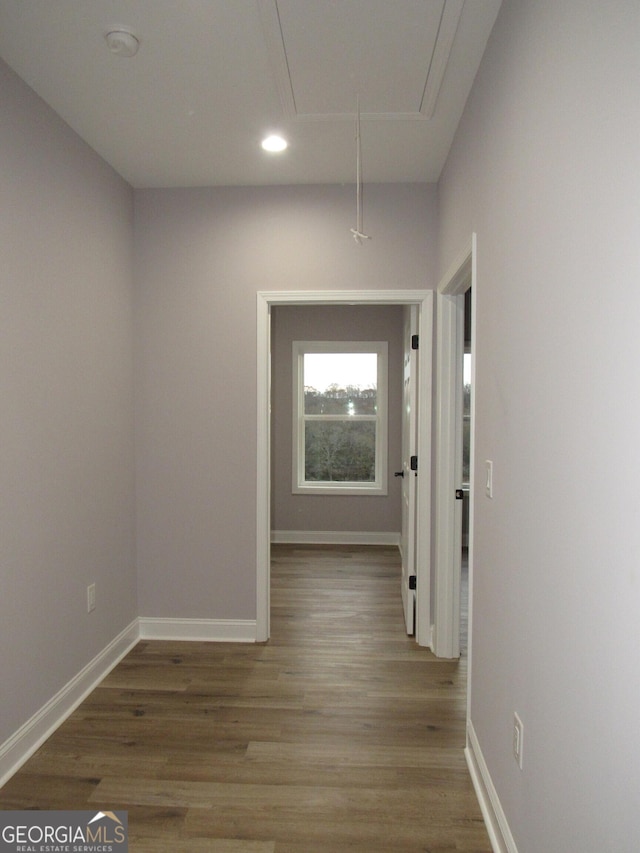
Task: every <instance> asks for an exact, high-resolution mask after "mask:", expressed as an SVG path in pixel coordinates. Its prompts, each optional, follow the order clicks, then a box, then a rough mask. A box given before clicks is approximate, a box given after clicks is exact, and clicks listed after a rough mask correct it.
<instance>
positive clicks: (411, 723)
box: [0, 545, 491, 853]
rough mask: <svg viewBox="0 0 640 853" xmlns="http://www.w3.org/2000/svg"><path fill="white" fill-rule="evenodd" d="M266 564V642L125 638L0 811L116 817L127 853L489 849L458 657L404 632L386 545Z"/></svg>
mask: <svg viewBox="0 0 640 853" xmlns="http://www.w3.org/2000/svg"><path fill="white" fill-rule="evenodd" d="M272 562H273V568H272V639H271V640H270V641H269V643H267V644H265V645H241V644H229V645H226V644H225V645H223V644H211V643H178V642H149V641H142V642H140V643H139V644H138V645H137V647H136V648H135V649H134V650H133V651H132V652H131V653H130V654H129V655H128V656H127V657H126V658H125V659H124V660H123V661H122V662H121V663H120V665H119V666H118V667H117V668H116V669H115V670H114V671H113V672H112V673H111V674H110V675H109V676H108V677H107V678H106V680H105V681H104V682H103V684H102V685H101V686H100V687H99V688H98V689H96V690H95V691H94V693H93V694H92V695H91V696H90V697H89V698H88V699H87V700H86V701H85V702H84V703H83V704H82V705H81V707H80V708H79V709H78V710H77V711H76V712H75V713H74V714H73V715H72V716H71V717H70V718H69V719H68V720H67V721H66V723H64V724H63V725H62V726H61V728H60V729H59V730H58V731H57V732H56V733H55V734H54V735H53V736H52V737H51V738H50V739H49V741H47V743H46V744H45V745H44V746H43V747H42V748H41V749H40V750H39V751H38V752H37V753H36V754H35V755H34V756H33V757H32V758H31V759H30V761H29V762H28V763H27V764H26V765H25V766H24V767H23V769H22V770H21V771H20V772H19V773H18V774H17V775H16V776H14V777H13V779H11V780H10V781H9V782H8V783H7V785H6V786H5V787H4V789H3V790H2V791H0V808H3V809H33V808H37V809H95V808H100V809H102V810H104V809H112V810H120V809H125V810H128V812H129V835H130V850H131V851H140V853H165V851H166V853H168V851H183V850H184V851H187V850H188V851H190V853H191V851H196V853H204V851H206V853H320V851H322V853H347V851H349V853H376V851H394V853H403V852H404V851H406V853H425V851H429V853H444V851H452V850H457V851H466V853H472V851H473V853H489V851H490V850H491V847H490V844H489V841H488V838H487V834H486V831H485V828H484V824H483V822H482V818H481V815H480V810H479V807H478V804H477V801H476V797H475V794H474V792H473V789H472V785H471V781H470V779H469V775H468V772H467V768H466V764H465V760H464V756H463V751H462V750H463V747H464V729H465V687H464V683H465V672H464V669H465V666H466V662H465V658H463V659H462V662H461V663H460V664H458V663H457V662H448V661H439V660H437V659H436V658H434V657H433V655H432V654H431V653H430V652H429V651H425V650H423V649H419V648H418V647H416V645H415V643H414V641H413V640H412V639H411V638H407V637H406V635H405V634H404V625H403V617H402V610H401V603H400V566H399V559H398V552H397V550H396V549H394V548H386V547H369V548H366V547H365V548H362V547H359V548H349V547H334V546H324V547H301V546H292V545H276V546H274V547H273V552H272Z"/></svg>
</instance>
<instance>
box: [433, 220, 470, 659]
mask: <svg viewBox="0 0 640 853" xmlns="http://www.w3.org/2000/svg"><path fill="white" fill-rule="evenodd" d="M475 245H476V240H475V234H474V235H472V237H471V241H470V243H469V245H468V246H467V247H466V248H465V250H464V251H463V253H462V254H461V255H460V257H459V258H458V260H457V261H456V262H455V263H454V264H452V265H451V267H450V268H449V270H448V271H447V273H446V274H445V275H444V276H443V278H442V280H441V282H440V284H439V286H438V294H437V322H436V335H437V364H438V367H437V398H436V407H437V412H438V417H437V422H436V506H435V602H434V637H433V639H434V643H433V651H434V653H435V654H436V655H437V656H438V657H445V658H457V657H459V655H460V559H461V551H462V501H459V500H456V499H455V490H456V489H458V488H460V487H461V485H462V417H463V413H462V408H463V392H462V372H463V363H462V362H463V355H464V294H465V293H466V291H467V290H468V289H469V287H473V288H474V289H475V288H476V282H475ZM474 327H475V316H473V317H472V329H473V328H474ZM473 337H474V335H473V332H472V338H473ZM474 370H475V358H474V353H473V352H472V372H473V371H474ZM472 385H473V378H472ZM474 387H475V386H474ZM473 433H474V412H473V398H472V411H471V463H470V481H471V482H470V490H469V579H470V580H469V584H470V586H469V626H470V627H471V618H472V617H471V584H472V565H473V458H474V436H473Z"/></svg>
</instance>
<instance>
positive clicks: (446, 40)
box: [0, 0, 501, 187]
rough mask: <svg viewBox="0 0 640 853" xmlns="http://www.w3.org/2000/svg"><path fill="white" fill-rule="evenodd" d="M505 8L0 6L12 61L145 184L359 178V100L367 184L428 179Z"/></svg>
mask: <svg viewBox="0 0 640 853" xmlns="http://www.w3.org/2000/svg"><path fill="white" fill-rule="evenodd" d="M500 2H501V0H466V2H465V0H0V56H1V57H2V58H3V59H4V60H5V61H6V62H7V63H8V64H9V65H10V66H11V67H12V68H13V69H14V70H15V71H16V72H17V73H18V74H19V75H20V76H21V77H22V78H23V79H24V80H25V81H26V82H27V83H28V84H29V85H30V86H31V87H32V88H33V89H34V90H35V91H36V92H37V93H38V94H39V95H40V97H42V98H43V99H44V100H45V101H46V102H47V103H48V104H50V105H51V107H53V109H54V110H56V112H58V113H59V114H60V115H61V116H62V118H64V119H65V121H66V122H67V123H68V124H69V125H70V126H71V127H72V128H73V129H74V130H75V131H76V132H77V133H78V134H79V135H80V136H81V137H82V138H83V139H84V140H86V142H88V143H89V145H91V146H92V147H93V148H94V149H95V150H96V151H97V152H98V153H99V154H100V155H101V156H102V157H103V158H104V159H105V160H106V161H107V162H108V163H110V164H111V165H112V166H113V168H114V169H116V170H117V171H118V172H119V173H120V174H121V175H122V176H123V177H124V178H125V179H126V180H127V181H129V183H131V184H132V185H133V186H134V187H175V186H214V185H242V184H246V185H253V184H255V185H261V184H310V183H352V182H353V181H354V180H355V113H356V104H357V100H358V98H359V100H360V109H361V114H362V134H361V137H362V171H363V180H364V181H365V183H366V182H387V181H411V182H413V181H426V182H430V181H436V180H437V179H438V177H439V175H440V171H441V169H442V167H443V165H444V162H445V159H446V156H447V153H448V150H449V147H450V145H451V141H452V139H453V135H454V133H455V129H456V127H457V124H458V121H459V119H460V116H461V114H462V110H463V108H464V104H465V101H466V99H467V95H468V93H469V90H470V88H471V85H472V83H473V79H474V77H475V74H476V71H477V69H478V65H479V63H480V59H481V57H482V53H483V51H484V49H485V46H486V42H487V39H488V37H489V33H490V31H491V28H492V26H493V24H494V21H495V18H496V15H497V13H498V9H499V7H500ZM118 28H123V29H127V30H130V31H131V32H133V33H135V35H136V36H137V37H138V39H139V40H140V49H139V51H138V53H137V55H136V56H135V57H133V58H122V57H118V56H114V55H113V54H112V53H110V51H109V50H108V48H107V45H106V41H105V35H106V34H107V33H108V32H110V31H111V30H113V29H118ZM270 131H271V132H273V131H277V132H280V133H282V134H283V135H284V136H285V137H286V138H287V139H288V140H289V143H290V147H289V149H288V150H287V152H285V153H284V154H280V155H274V154H271V155H268V154H265V153H264V152H263V151H262V149H261V148H260V140H261V139H262V137H263V136H264V135H265V134H266V133H267V132H270Z"/></svg>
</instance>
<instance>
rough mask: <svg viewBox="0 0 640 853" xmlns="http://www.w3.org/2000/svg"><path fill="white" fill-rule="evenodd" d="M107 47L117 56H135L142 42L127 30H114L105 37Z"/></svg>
mask: <svg viewBox="0 0 640 853" xmlns="http://www.w3.org/2000/svg"><path fill="white" fill-rule="evenodd" d="M105 39H106V40H107V47H108V48H109V50H110V51H111V53H113V54H115V55H116V56H135V55H136V53H137V52H138V48H139V47H140V42H139V41H138V39H137V38H136V37H135V36H134V35H133V33H130V32H127V30H112V31H111V32H110V33H107V34H106V36H105Z"/></svg>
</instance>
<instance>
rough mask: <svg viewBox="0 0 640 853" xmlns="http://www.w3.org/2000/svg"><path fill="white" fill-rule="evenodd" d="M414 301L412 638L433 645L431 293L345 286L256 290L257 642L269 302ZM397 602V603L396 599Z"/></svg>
mask: <svg viewBox="0 0 640 853" xmlns="http://www.w3.org/2000/svg"><path fill="white" fill-rule="evenodd" d="M314 304H315V305H340V304H344V305H358V304H361V305H414V306H416V313H417V323H418V329H419V330H421V331H423V335H424V336H425V340H428V342H429V343H428V345H426V344H425V345H424V346H422V347H420V349H419V350H418V356H417V360H418V385H419V387H418V411H417V423H418V430H417V439H416V443H417V448H416V450H417V455H418V458H419V460H421V462H420V476H419V477H418V478H417V480H416V500H415V503H416V536H415V543H416V551H415V564H416V574H417V594H416V641H417V642H418V644H419V645H421V646H431V644H432V626H431V523H430V519H431V416H432V412H431V396H432V392H431V377H432V355H431V351H432V347H431V330H432V328H433V291H430V290H378V291H369V290H350V291H349V290H344V291H259V292H258V293H257V306H256V308H257V339H256V343H257V444H256V642H265V641H266V640H268V639H269V634H270V624H269V621H270V620H269V610H270V582H271V579H270V574H271V573H270V542H271V518H270V499H271V488H270V483H271V471H270V462H271V454H270V447H271V444H270V442H271V435H270V421H271V306H272V305H314ZM399 606H400V603H399Z"/></svg>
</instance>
